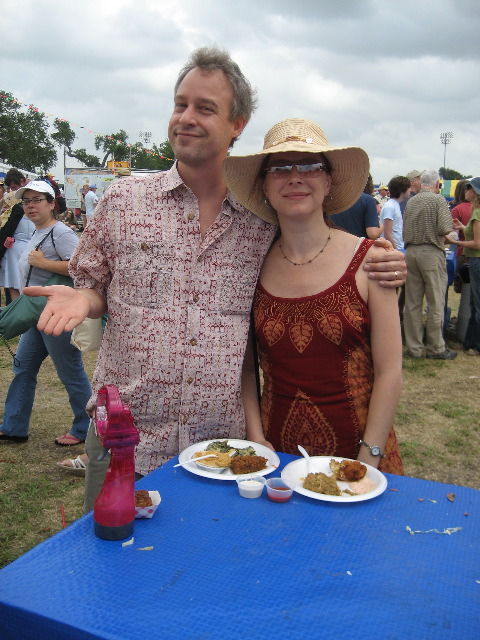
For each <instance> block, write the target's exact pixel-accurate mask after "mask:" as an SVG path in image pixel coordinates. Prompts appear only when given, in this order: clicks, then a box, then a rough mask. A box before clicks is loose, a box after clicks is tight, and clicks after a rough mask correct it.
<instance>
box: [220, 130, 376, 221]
mask: <svg viewBox="0 0 480 640" xmlns="http://www.w3.org/2000/svg"><path fill="white" fill-rule="evenodd" d="M285 151H300V152H305V153H323V154H324V155H325V156H326V157H327V158H328V160H329V162H330V164H331V166H332V186H331V189H330V194H329V195H328V196H327V197H326V198H325V200H324V202H323V210H324V211H325V212H326V213H328V214H333V213H339V212H340V211H345V209H348V208H349V207H351V206H352V204H354V203H355V202H356V201H357V200H358V198H359V197H360V195H361V193H362V192H363V189H364V188H365V184H366V182H367V178H368V171H369V168H370V163H369V160H368V155H367V154H366V152H365V151H364V150H363V149H360V148H359V147H339V148H337V147H332V146H331V145H330V144H329V143H328V140H327V139H326V137H325V134H324V133H323V131H322V129H320V127H319V126H318V125H316V124H315V123H314V122H311V121H310V120H304V119H301V118H289V119H288V120H282V122H279V123H278V124H275V125H274V126H273V127H272V128H271V129H270V131H268V133H267V134H266V136H265V140H264V144H263V149H262V151H259V152H258V153H252V154H251V155H249V156H230V157H228V158H226V159H225V161H224V163H223V175H224V178H225V181H226V183H227V186H228V188H229V190H230V191H231V192H232V194H233V195H234V196H235V198H236V199H237V200H238V201H239V202H240V204H243V206H244V207H246V208H247V209H249V210H250V211H253V213H256V214H257V216H259V217H260V218H262V219H263V220H266V221H267V222H270V223H272V224H278V218H277V214H276V213H275V211H274V210H273V209H272V207H271V206H270V205H269V204H267V203H266V202H265V195H264V193H263V189H262V181H261V180H257V177H258V173H259V171H260V167H261V164H262V162H263V160H264V158H265V157H266V156H268V155H270V154H271V153H282V152H285ZM330 196H331V197H330Z"/></svg>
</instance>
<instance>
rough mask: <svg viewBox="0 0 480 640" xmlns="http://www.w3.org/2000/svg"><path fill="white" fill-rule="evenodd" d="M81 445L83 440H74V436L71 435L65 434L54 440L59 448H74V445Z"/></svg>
mask: <svg viewBox="0 0 480 640" xmlns="http://www.w3.org/2000/svg"><path fill="white" fill-rule="evenodd" d="M62 441H63V442H62ZM82 443H83V440H79V439H78V438H75V436H72V434H71V433H65V434H64V435H63V436H59V437H58V438H55V444H58V446H59V447H74V446H75V445H76V444H82Z"/></svg>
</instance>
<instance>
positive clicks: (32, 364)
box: [0, 327, 92, 440]
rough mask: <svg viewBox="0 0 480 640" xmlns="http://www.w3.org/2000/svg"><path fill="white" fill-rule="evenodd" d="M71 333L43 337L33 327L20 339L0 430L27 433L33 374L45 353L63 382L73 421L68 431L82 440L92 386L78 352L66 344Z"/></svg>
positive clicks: (6, 432) (21, 434)
mask: <svg viewBox="0 0 480 640" xmlns="http://www.w3.org/2000/svg"><path fill="white" fill-rule="evenodd" d="M71 335H72V334H71V333H62V334H61V335H59V336H47V335H46V334H45V333H43V332H40V331H39V330H38V329H37V328H36V327H33V328H32V329H29V330H28V331H26V332H25V333H24V334H23V335H22V336H21V338H20V341H19V343H18V347H17V353H16V355H15V359H14V362H13V373H14V374H15V377H14V378H13V380H12V382H11V383H10V387H9V389H8V393H7V398H6V400H5V411H4V413H3V424H2V425H0V431H1V432H2V433H4V434H5V435H9V436H26V435H28V426H29V423H30V416H31V414H32V409H33V401H34V399H35V389H36V387H37V374H38V372H39V370H40V367H41V365H42V362H43V361H44V360H45V358H46V357H47V356H50V357H51V358H52V360H53V364H54V365H55V368H56V370H57V373H58V377H59V378H60V380H61V382H62V383H63V384H64V385H65V389H66V390H67V393H68V399H69V402H70V406H71V407H72V411H73V415H74V420H73V424H72V428H71V429H70V430H69V433H71V434H72V436H74V437H75V438H78V439H79V440H85V438H86V435H87V430H88V424H89V421H90V418H89V417H88V415H87V413H86V411H85V407H86V405H87V402H88V400H89V398H90V396H91V393H92V388H91V386H90V382H89V380H88V377H87V374H86V373H85V369H84V367H83V360H82V354H81V352H80V351H79V350H78V349H77V348H76V347H74V346H72V345H71V344H70V338H71Z"/></svg>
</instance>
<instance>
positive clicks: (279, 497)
mask: <svg viewBox="0 0 480 640" xmlns="http://www.w3.org/2000/svg"><path fill="white" fill-rule="evenodd" d="M292 493H293V489H290V487H289V486H288V485H287V484H285V482H284V481H283V480H282V479H281V478H269V479H268V480H267V495H268V497H269V498H270V500H272V502H288V501H289V500H290V498H291V497H292Z"/></svg>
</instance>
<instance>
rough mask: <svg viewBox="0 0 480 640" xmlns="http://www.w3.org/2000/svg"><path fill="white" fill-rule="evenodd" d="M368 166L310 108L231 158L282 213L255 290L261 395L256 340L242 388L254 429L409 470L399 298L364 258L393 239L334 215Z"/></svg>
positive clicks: (269, 437) (247, 192)
mask: <svg viewBox="0 0 480 640" xmlns="http://www.w3.org/2000/svg"><path fill="white" fill-rule="evenodd" d="M368 171H369V161H368V156H367V154H366V153H365V151H363V150H362V149H359V148H355V147H352V148H338V149H336V148H333V147H331V146H330V145H329V144H328V141H327V140H326V138H325V135H324V133H323V131H322V130H321V129H320V128H319V127H318V126H317V125H315V124H314V123H313V122H310V121H309V120H301V119H290V120H284V121H283V122H280V123H278V124H277V125H275V126H274V127H273V128H272V129H271V130H270V131H269V132H268V133H267V135H266V136H265V143H264V148H263V150H262V151H261V152H259V153H256V154H252V155H250V156H244V157H229V158H227V159H226V160H225V163H224V176H225V179H226V182H227V185H228V188H229V189H230V191H231V192H232V194H233V195H234V196H235V197H236V198H237V200H238V201H239V202H240V203H241V204H243V205H244V206H245V207H246V208H248V209H250V210H251V211H254V212H255V213H256V214H257V215H259V216H260V217H262V218H264V219H266V220H268V221H269V222H277V224H279V225H280V234H279V236H278V238H277V240H276V241H275V242H274V243H273V245H272V247H271V249H270V252H269V253H268V255H267V257H266V259H265V262H264V264H263V267H262V270H261V273H260V278H259V282H258V285H257V292H256V295H255V300H254V319H255V327H254V329H255V333H256V338H257V341H258V346H259V359H260V366H261V369H262V371H263V376H264V387H263V394H262V399H261V406H260V407H259V405H258V400H257V393H256V385H255V372H254V364H253V356H252V350H251V349H247V354H246V356H245V363H244V378H243V387H242V394H243V398H244V407H245V415H246V421H247V437H248V438H249V439H250V440H253V441H256V442H262V443H263V444H266V445H268V446H270V447H271V448H274V449H275V450H277V451H283V452H286V453H293V454H297V455H298V450H297V445H299V444H301V445H303V446H304V447H305V448H306V449H307V451H308V452H309V453H310V454H312V455H324V456H330V455H332V456H342V457H348V458H354V459H358V460H360V461H361V462H366V463H368V464H370V465H372V466H374V467H379V468H380V469H382V470H384V471H387V472H391V473H403V466H402V462H401V458H400V454H399V449H398V444H397V440H396V437H395V433H394V431H393V429H392V423H393V418H394V415H395V410H396V407H397V403H398V399H399V396H400V391H401V386H402V378H401V368H402V343H401V336H400V323H399V317H398V306H397V298H396V294H395V291H394V290H393V289H386V288H382V287H380V286H379V285H378V283H376V282H374V281H372V280H370V279H368V278H367V274H366V273H365V272H364V270H363V269H362V265H363V263H364V261H365V259H366V257H367V256H369V255H373V254H374V253H377V252H382V251H384V249H382V248H378V247H375V246H372V241H371V240H368V239H362V238H357V237H356V236H352V235H350V234H348V233H346V232H344V231H342V230H340V229H336V228H334V226H333V224H332V223H331V221H330V219H329V215H330V214H333V213H336V212H337V211H344V210H345V209H347V208H348V207H350V206H351V205H352V204H353V203H354V202H355V201H356V200H357V199H358V198H359V196H360V194H361V193H362V191H363V188H364V186H365V183H366V180H367V177H368ZM277 216H278V219H277Z"/></svg>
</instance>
